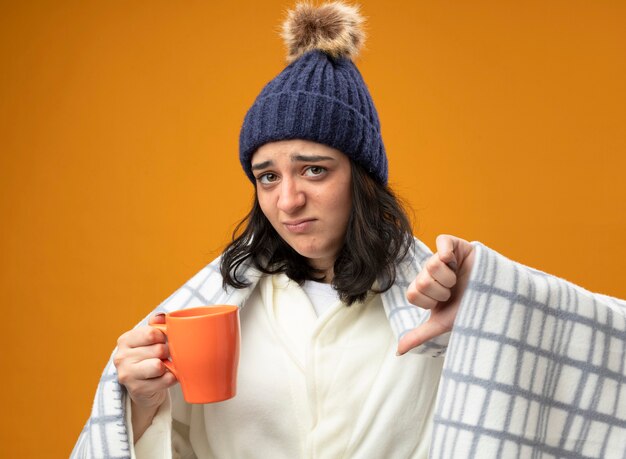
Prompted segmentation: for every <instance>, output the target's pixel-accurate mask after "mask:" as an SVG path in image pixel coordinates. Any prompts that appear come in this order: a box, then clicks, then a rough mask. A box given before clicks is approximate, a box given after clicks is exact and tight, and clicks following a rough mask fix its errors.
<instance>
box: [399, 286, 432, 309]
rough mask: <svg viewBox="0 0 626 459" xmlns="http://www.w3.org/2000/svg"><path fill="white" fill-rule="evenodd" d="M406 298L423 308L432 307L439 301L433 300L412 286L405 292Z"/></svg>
mask: <svg viewBox="0 0 626 459" xmlns="http://www.w3.org/2000/svg"><path fill="white" fill-rule="evenodd" d="M406 299H407V300H408V301H409V303H411V304H413V305H415V306H418V307H420V308H423V309H433V308H434V307H435V306H437V304H439V302H438V301H437V300H434V299H432V298H430V297H428V296H426V295H424V294H422V293H421V292H419V291H417V289H415V288H414V287H413V288H411V287H409V289H408V290H407V292H406Z"/></svg>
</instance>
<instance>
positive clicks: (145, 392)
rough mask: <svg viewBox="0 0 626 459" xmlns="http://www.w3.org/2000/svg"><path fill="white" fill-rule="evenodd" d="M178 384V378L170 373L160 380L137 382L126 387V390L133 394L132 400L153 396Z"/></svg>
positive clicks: (159, 378) (160, 377)
mask: <svg viewBox="0 0 626 459" xmlns="http://www.w3.org/2000/svg"><path fill="white" fill-rule="evenodd" d="M177 382H178V380H177V379H176V376H174V374H173V373H170V372H169V371H168V372H167V373H164V374H163V375H162V376H159V377H158V378H152V379H148V380H143V381H139V382H135V383H133V384H130V385H129V386H130V387H129V386H126V388H127V389H128V391H129V392H130V393H131V398H145V397H149V396H151V395H152V394H155V393H158V392H161V391H162V390H165V389H168V388H170V387H172V386H174V385H175V384H176V383H177Z"/></svg>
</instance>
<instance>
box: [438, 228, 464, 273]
mask: <svg viewBox="0 0 626 459" xmlns="http://www.w3.org/2000/svg"><path fill="white" fill-rule="evenodd" d="M435 244H436V245H437V256H438V257H439V259H440V260H441V261H442V262H443V263H445V264H446V265H448V267H449V268H450V269H451V270H452V271H455V272H456V270H457V268H458V266H459V263H458V260H457V258H456V256H455V252H456V249H457V247H458V245H459V238H457V237H454V236H450V235H448V234H440V235H439V236H437V239H436V241H435Z"/></svg>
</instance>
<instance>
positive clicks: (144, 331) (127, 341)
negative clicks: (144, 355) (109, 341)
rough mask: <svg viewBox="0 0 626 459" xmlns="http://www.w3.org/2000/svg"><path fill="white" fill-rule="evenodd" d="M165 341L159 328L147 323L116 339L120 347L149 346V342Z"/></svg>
mask: <svg viewBox="0 0 626 459" xmlns="http://www.w3.org/2000/svg"><path fill="white" fill-rule="evenodd" d="M165 342H166V338H165V334H164V333H163V332H162V331H161V330H157V329H156V328H154V327H150V326H148V325H144V326H141V327H137V328H135V329H133V330H131V331H128V332H126V333H124V334H123V335H122V336H120V338H119V339H118V341H117V343H118V345H119V346H120V347H122V346H126V347H129V348H135V347H141V346H150V345H151V344H156V343H165Z"/></svg>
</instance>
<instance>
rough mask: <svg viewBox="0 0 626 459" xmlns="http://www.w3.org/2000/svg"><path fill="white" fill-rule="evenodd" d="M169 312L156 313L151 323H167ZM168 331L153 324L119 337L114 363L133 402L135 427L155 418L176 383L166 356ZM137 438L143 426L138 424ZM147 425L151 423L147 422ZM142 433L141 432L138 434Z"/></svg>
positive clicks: (167, 351)
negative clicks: (167, 364)
mask: <svg viewBox="0 0 626 459" xmlns="http://www.w3.org/2000/svg"><path fill="white" fill-rule="evenodd" d="M164 322H165V316H163V315H156V316H153V317H152V318H151V319H150V323H151V324H158V323H164ZM169 355H170V354H169V350H168V347H167V341H166V338H165V334H164V333H163V332H162V331H160V330H157V329H156V328H154V327H151V326H149V325H146V326H142V327H137V328H134V329H133V330H130V331H127V332H126V333H124V334H123V335H122V336H120V337H119V339H118V340H117V352H116V353H115V356H114V358H113V363H114V364H115V367H116V368H117V375H118V380H119V382H120V383H121V384H123V385H124V386H125V387H126V390H127V391H128V395H129V396H130V398H131V402H132V416H133V427H135V422H136V421H139V424H144V423H145V422H148V420H149V422H148V424H147V425H148V426H149V425H150V423H151V422H152V418H153V417H154V414H155V413H156V411H157V410H158V408H159V406H161V404H163V402H164V401H165V399H166V397H167V389H168V388H169V387H171V386H173V385H174V384H176V382H177V380H176V377H175V376H174V375H173V374H172V373H171V372H169V371H167V369H166V368H165V365H164V364H163V362H162V359H167V358H168V357H169ZM136 427H138V429H137V430H139V431H141V432H135V437H136V439H138V438H139V436H141V434H142V433H143V430H145V429H142V428H141V427H143V426H140V425H137V426H136ZM146 427H147V426H146ZM137 434H140V435H137Z"/></svg>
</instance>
